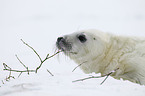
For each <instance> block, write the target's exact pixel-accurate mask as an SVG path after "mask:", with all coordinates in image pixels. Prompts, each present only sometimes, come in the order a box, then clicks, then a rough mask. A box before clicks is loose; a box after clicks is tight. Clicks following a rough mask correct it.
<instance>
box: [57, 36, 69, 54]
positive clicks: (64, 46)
mask: <svg viewBox="0 0 145 96" xmlns="http://www.w3.org/2000/svg"><path fill="white" fill-rule="evenodd" d="M56 46H57V48H58V49H59V50H61V51H63V52H67V51H70V50H71V49H72V45H71V43H70V42H67V41H66V39H65V38H64V37H58V38H57V42H56Z"/></svg>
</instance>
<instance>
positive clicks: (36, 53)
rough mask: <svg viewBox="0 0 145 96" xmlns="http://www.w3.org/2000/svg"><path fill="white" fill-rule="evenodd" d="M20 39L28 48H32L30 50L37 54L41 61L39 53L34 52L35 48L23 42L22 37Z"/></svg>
mask: <svg viewBox="0 0 145 96" xmlns="http://www.w3.org/2000/svg"><path fill="white" fill-rule="evenodd" d="M21 41H22V42H23V43H24V44H25V45H26V46H28V47H29V48H30V49H32V50H33V51H34V53H35V54H36V55H37V56H38V58H39V60H40V61H41V62H42V59H41V57H40V55H39V54H38V53H37V52H36V50H35V49H34V48H33V47H31V46H30V45H29V44H27V43H26V42H24V41H23V39H21Z"/></svg>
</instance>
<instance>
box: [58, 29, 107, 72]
mask: <svg viewBox="0 0 145 96" xmlns="http://www.w3.org/2000/svg"><path fill="white" fill-rule="evenodd" d="M105 36H106V35H105V34H103V33H102V32H100V31H98V30H82V31H79V32H75V33H72V34H69V35H64V36H62V37H58V39H57V42H56V46H57V48H58V49H59V50H61V51H63V52H64V53H65V55H67V56H69V57H70V58H71V59H73V60H74V61H75V62H76V63H78V64H80V63H82V62H86V61H87V62H90V61H91V62H92V61H93V60H95V58H97V56H99V55H101V54H103V52H104V50H105V47H106V46H105V45H106V44H105V43H106V39H107V38H106V37H105ZM83 69H84V68H83ZM86 70H87V69H86ZM86 73H88V72H86Z"/></svg>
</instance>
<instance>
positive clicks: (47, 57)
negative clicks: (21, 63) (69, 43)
mask: <svg viewBox="0 0 145 96" xmlns="http://www.w3.org/2000/svg"><path fill="white" fill-rule="evenodd" d="M60 52H62V51H58V52H56V53H55V54H53V55H51V56H49V54H47V56H46V58H45V59H44V60H43V61H42V62H41V63H40V65H39V66H38V67H37V68H36V73H37V71H38V69H40V67H41V66H42V64H43V63H44V62H45V61H46V60H48V59H49V58H52V57H53V56H55V55H57V54H58V53H60Z"/></svg>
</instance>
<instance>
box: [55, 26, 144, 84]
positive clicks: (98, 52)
mask: <svg viewBox="0 0 145 96" xmlns="http://www.w3.org/2000/svg"><path fill="white" fill-rule="evenodd" d="M56 46H57V48H58V49H59V50H61V51H63V52H64V54H65V55H66V56H68V57H70V58H71V59H72V60H74V61H75V62H76V63H77V64H78V65H79V64H81V63H83V62H84V63H83V64H82V65H81V66H80V68H81V69H82V70H83V71H84V73H86V74H88V73H92V72H95V73H101V75H104V74H108V73H109V72H111V71H113V70H116V69H118V70H116V71H114V72H113V74H111V76H112V77H113V78H115V79H121V78H122V79H123V80H129V81H131V82H134V83H137V84H140V85H145V38H138V37H127V36H117V35H114V34H110V33H104V32H102V31H99V30H94V29H90V30H82V31H78V32H74V33H72V34H69V35H64V36H62V37H58V38H57V41H56Z"/></svg>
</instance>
